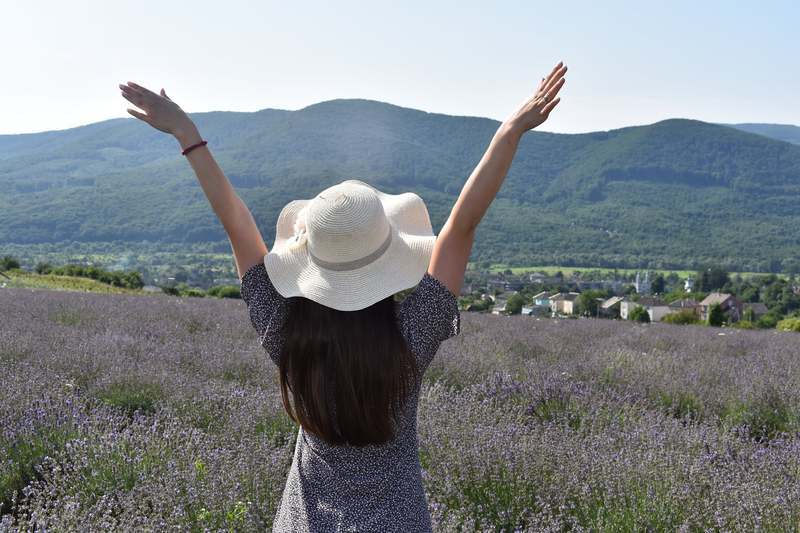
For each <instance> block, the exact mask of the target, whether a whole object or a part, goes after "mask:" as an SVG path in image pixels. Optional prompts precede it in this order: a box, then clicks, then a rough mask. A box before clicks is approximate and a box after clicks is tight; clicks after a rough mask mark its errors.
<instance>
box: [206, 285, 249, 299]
mask: <svg viewBox="0 0 800 533" xmlns="http://www.w3.org/2000/svg"><path fill="white" fill-rule="evenodd" d="M206 294H208V295H209V296H215V297H217V298H240V299H241V297H242V293H241V289H240V288H239V287H238V286H236V285H214V286H213V287H211V288H210V289H208V290H207V291H206Z"/></svg>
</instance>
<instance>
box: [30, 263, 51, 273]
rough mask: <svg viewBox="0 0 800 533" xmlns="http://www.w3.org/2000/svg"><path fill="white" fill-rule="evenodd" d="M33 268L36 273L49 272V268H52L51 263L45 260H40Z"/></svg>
mask: <svg viewBox="0 0 800 533" xmlns="http://www.w3.org/2000/svg"><path fill="white" fill-rule="evenodd" d="M34 270H35V271H36V273H37V274H49V273H50V271H51V270H53V265H51V264H50V263H47V262H43V261H40V262H38V263H36V267H34Z"/></svg>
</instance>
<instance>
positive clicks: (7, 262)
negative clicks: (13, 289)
mask: <svg viewBox="0 0 800 533" xmlns="http://www.w3.org/2000/svg"><path fill="white" fill-rule="evenodd" d="M12 268H19V260H18V259H16V258H15V257H12V256H10V255H5V256H3V257H2V259H0V272H2V271H4V270H11V269H12Z"/></svg>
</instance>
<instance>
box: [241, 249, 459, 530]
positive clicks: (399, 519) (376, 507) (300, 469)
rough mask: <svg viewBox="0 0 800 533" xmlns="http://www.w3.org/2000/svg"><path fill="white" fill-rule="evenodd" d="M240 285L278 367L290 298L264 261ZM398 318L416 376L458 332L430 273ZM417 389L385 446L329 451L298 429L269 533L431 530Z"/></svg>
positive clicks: (447, 297) (449, 300)
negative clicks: (421, 460)
mask: <svg viewBox="0 0 800 533" xmlns="http://www.w3.org/2000/svg"><path fill="white" fill-rule="evenodd" d="M241 282H242V286H241V291H242V299H243V300H244V302H245V303H246V304H247V308H248V311H249V314H250V319H251V322H252V324H253V327H254V328H255V329H256V331H257V332H258V335H259V342H260V344H261V346H263V347H264V349H265V350H266V352H267V354H268V356H269V357H270V359H272V361H273V362H274V363H275V364H278V361H279V356H280V352H281V335H280V328H281V325H282V323H283V320H284V318H285V316H286V311H287V305H286V304H287V301H288V299H287V298H284V297H283V296H281V295H280V294H279V293H278V292H277V290H276V289H275V287H274V286H273V284H272V282H271V281H270V279H269V276H268V275H267V271H266V268H265V267H264V264H263V262H262V263H259V264H256V265H254V266H252V267H250V268H249V269H248V270H247V272H245V273H244V275H243V276H242V280H241ZM396 315H397V320H398V325H399V327H400V331H401V332H402V334H403V337H404V338H405V339H406V342H407V343H408V346H409V348H410V349H411V351H412V352H413V353H414V355H415V357H416V359H417V364H418V366H419V370H420V375H422V373H424V372H425V370H426V369H427V367H428V365H429V364H430V362H431V360H432V359H433V356H434V355H435V354H436V351H437V350H438V348H439V345H440V344H441V343H442V341H444V340H445V339H448V338H450V337H453V336H454V335H457V334H458V333H460V331H461V316H460V314H459V310H458V302H457V299H456V297H455V296H454V295H453V293H451V292H450V290H449V289H448V288H447V287H446V286H445V285H444V284H443V283H442V282H441V281H439V280H438V279H436V278H434V277H433V276H431V275H430V274H429V273H427V272H426V273H425V274H424V276H423V277H422V279H421V280H420V282H419V284H418V285H417V286H416V288H415V289H414V290H413V291H412V292H411V293H410V294H409V295H408V296H407V297H406V298H405V299H404V300H403V301H402V302H399V303H397V304H396ZM419 387H420V382H419V381H418V382H417V384H416V386H415V387H414V388H413V389H412V391H411V397H410V399H409V400H410V401H408V402H407V404H406V410H405V412H404V413H403V416H402V417H401V419H400V421H399V422H400V423H399V429H398V431H397V434H396V435H395V437H394V439H392V440H391V441H389V442H388V443H386V444H382V445H367V446H363V447H355V446H348V445H332V444H329V443H327V442H325V441H324V440H322V439H320V438H318V437H316V436H314V435H312V434H309V433H306V432H305V431H303V428H302V427H301V428H299V430H298V433H297V440H296V442H295V448H294V458H293V460H292V465H291V468H290V469H289V474H288V477H287V479H286V486H285V488H284V491H283V497H282V499H281V503H280V507H279V509H278V512H277V514H276V516H275V521H274V523H273V531H276V532H284V531H304V532H306V531H313V532H318V531H376V532H377V531H380V532H383V533H385V532H392V531H397V532H404V533H412V532H417V531H420V532H425V531H431V520H430V514H429V512H428V505H427V501H426V498H425V491H424V489H423V486H422V469H421V466H420V463H419V446H418V442H417V404H418V400H419Z"/></svg>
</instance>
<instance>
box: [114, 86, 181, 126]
mask: <svg viewBox="0 0 800 533" xmlns="http://www.w3.org/2000/svg"><path fill="white" fill-rule="evenodd" d="M119 88H120V89H121V90H122V96H123V97H124V98H125V99H127V100H128V101H129V102H131V103H133V104H134V105H136V106H137V107H140V108H141V109H144V110H145V111H146V112H147V114H144V113H141V112H139V111H137V110H135V109H131V108H128V113H130V114H131V115H133V116H134V117H136V118H138V119H139V120H141V121H143V122H147V123H148V124H150V125H151V126H153V127H154V128H155V129H157V130H159V131H163V132H164V133H170V134H172V135H174V136H176V137H177V136H179V135H184V134H187V133H189V132H190V131H192V128H194V127H195V126H194V122H192V119H191V118H189V115H187V114H186V112H185V111H184V110H183V109H181V107H180V106H179V105H178V104H176V103H175V102H173V101H172V100H171V99H170V97H169V96H167V93H166V91H164V89H161V94H156V93H154V92H153V91H151V90H150V89H146V88H145V87H142V86H141V85H137V84H136V83H133V82H132V81H129V82H128V84H127V85H122V84H120V85H119Z"/></svg>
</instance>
